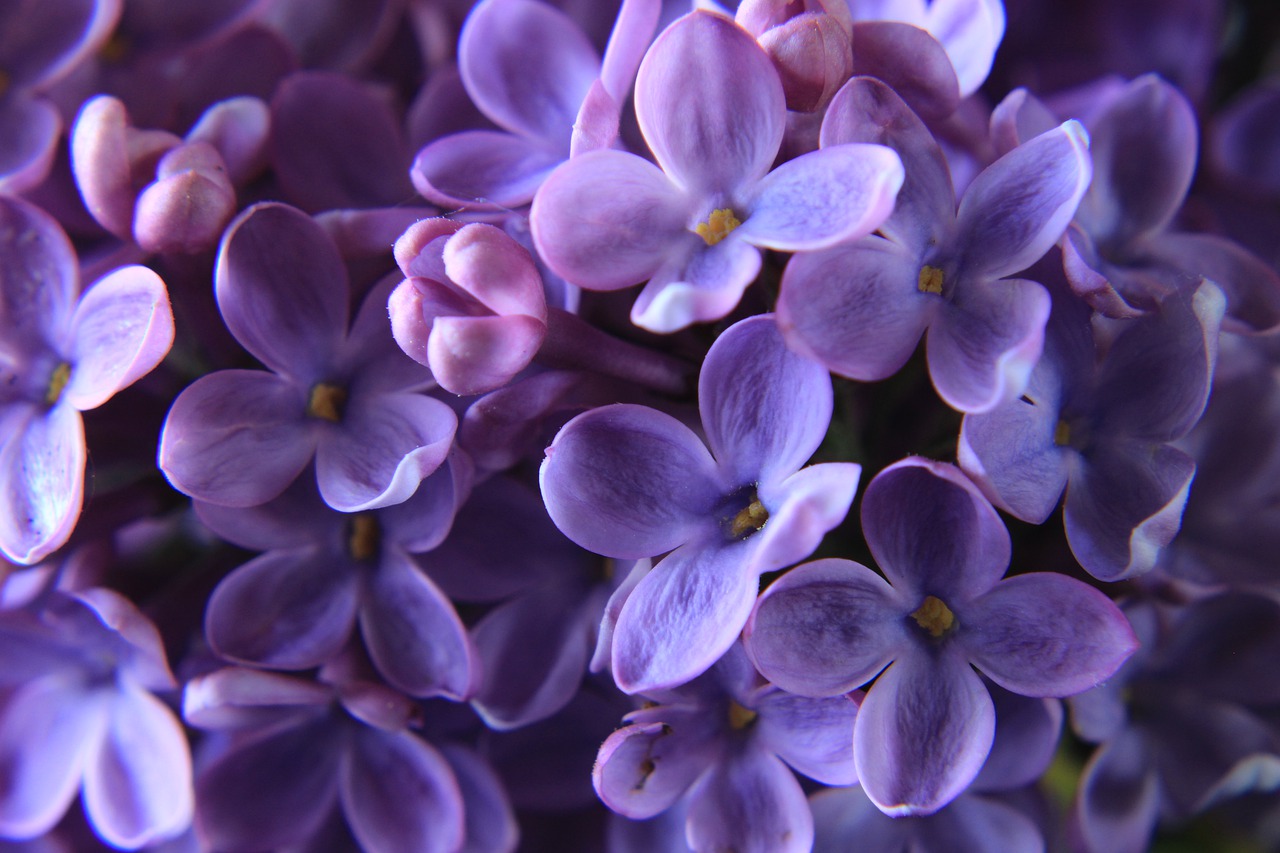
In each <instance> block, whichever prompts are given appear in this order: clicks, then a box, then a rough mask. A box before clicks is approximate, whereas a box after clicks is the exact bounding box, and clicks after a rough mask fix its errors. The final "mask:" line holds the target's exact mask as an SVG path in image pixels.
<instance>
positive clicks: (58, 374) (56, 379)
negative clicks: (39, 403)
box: [44, 361, 71, 406]
mask: <svg viewBox="0 0 1280 853" xmlns="http://www.w3.org/2000/svg"><path fill="white" fill-rule="evenodd" d="M70 381H71V365H69V364H67V363H66V362H65V361H64V362H62V363H61V364H59V365H58V366H57V367H55V368H54V369H53V375H51V376H50V377H49V387H48V388H47V389H45V392H44V401H45V402H46V403H48V404H49V405H50V406H52V405H53V404H55V403H57V402H58V400H60V399H62V392H63V390H65V389H66V387H67V383H68V382H70Z"/></svg>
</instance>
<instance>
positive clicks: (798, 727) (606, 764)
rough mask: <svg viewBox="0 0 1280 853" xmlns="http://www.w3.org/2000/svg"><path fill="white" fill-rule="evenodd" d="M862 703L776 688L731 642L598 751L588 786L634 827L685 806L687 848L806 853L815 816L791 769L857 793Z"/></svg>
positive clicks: (648, 705) (654, 697)
mask: <svg viewBox="0 0 1280 853" xmlns="http://www.w3.org/2000/svg"><path fill="white" fill-rule="evenodd" d="M858 698H859V697H856V696H836V697H833V698H827V699H809V698H805V697H802V696H793V695H791V694H789V693H786V692H784V691H782V690H779V689H778V688H777V687H774V686H773V685H772V684H766V683H765V682H764V681H763V680H762V679H761V678H760V676H759V674H758V673H757V672H756V671H755V670H754V669H753V668H752V666H751V663H750V661H748V660H747V657H746V655H745V654H743V653H742V646H741V645H738V644H735V645H734V646H732V647H731V648H730V649H729V651H728V652H727V653H726V654H725V656H724V658H722V659H721V660H720V661H719V662H718V663H716V665H715V666H713V667H712V668H711V669H710V670H708V671H707V672H706V673H705V674H703V675H702V676H700V677H698V678H696V679H694V680H693V681H692V682H690V683H688V684H686V685H683V686H681V687H678V688H675V689H673V690H670V691H664V692H661V693H651V694H650V695H649V699H650V700H651V701H650V702H648V703H646V706H645V707H644V708H642V709H641V710H639V711H633V712H631V713H630V714H628V715H627V716H626V717H625V720H626V722H627V723H628V725H626V726H624V727H623V728H620V729H618V730H617V731H615V732H614V733H613V734H612V735H610V736H609V738H608V740H606V741H605V742H604V744H603V745H601V747H600V755H599V757H598V758H597V759H596V765H595V771H594V773H593V774H592V779H593V781H594V782H595V787H596V791H597V793H599V795H600V799H602V800H603V801H604V803H605V805H607V806H608V807H609V808H611V809H613V810H614V811H616V812H619V813H620V814H624V815H626V816H627V817H630V818H636V819H641V820H643V819H648V818H651V817H653V816H654V815H657V814H660V813H661V812H664V811H666V810H667V809H669V808H671V807H672V806H673V805H675V804H676V802H677V801H679V800H681V799H684V800H685V801H686V803H685V804H684V805H685V807H686V808H687V810H688V817H687V819H686V822H685V833H686V837H687V838H688V841H689V846H690V847H691V848H692V849H694V850H698V851H711V850H738V851H743V853H748V852H749V853H766V852H767V851H768V853H772V851H785V853H807V851H809V850H810V845H811V844H812V843H813V817H812V815H811V814H810V812H809V805H808V803H807V802H805V799H804V792H803V791H802V790H801V788H800V785H799V783H798V782H797V781H796V778H795V776H794V775H793V774H792V772H791V770H790V769H788V766H787V765H790V767H792V768H795V769H796V770H798V771H799V772H801V773H803V774H805V775H806V776H810V777H812V778H814V779H817V780H818V781H820V782H824V783H826V784H828V785H852V784H854V782H855V781H856V780H857V777H856V775H855V773H854V763H853V743H852V741H851V739H850V737H849V733H850V731H851V730H852V728H853V725H854V720H855V719H856V717H857V713H858ZM784 762H785V763H784Z"/></svg>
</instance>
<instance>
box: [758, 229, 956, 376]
mask: <svg viewBox="0 0 1280 853" xmlns="http://www.w3.org/2000/svg"><path fill="white" fill-rule="evenodd" d="M919 274H920V260H919V258H917V257H916V256H915V255H914V254H913V253H912V252H909V251H907V250H904V249H903V248H901V247H900V246H898V245H897V244H896V243H891V242H889V241H888V240H884V239H882V238H880V237H868V238H866V239H863V240H860V241H858V242H857V243H854V244H851V245H849V246H838V247H836V248H833V249H828V250H826V251H822V252H813V253H809V254H800V255H796V256H794V257H792V259H791V260H790V261H789V262H788V263H787V268H786V270H785V272H784V273H783V276H782V293H781V295H780V296H779V298H778V325H779V326H780V327H781V328H782V331H783V334H784V335H786V338H787V342H788V344H790V345H791V346H793V347H794V348H796V350H797V351H799V352H801V353H804V354H806V355H808V356H809V357H811V358H814V359H817V360H818V361H820V362H821V363H822V364H824V365H826V367H827V368H828V369H829V370H831V371H832V372H833V373H838V374H840V375H841V376H847V377H849V378H851V379H859V380H862V381H875V380H879V379H885V378H887V377H888V376H891V375H892V374H894V373H895V372H897V371H898V369H899V368H901V367H902V366H903V365H904V364H906V363H907V359H908V358H910V357H911V353H912V352H914V351H915V348H916V344H918V343H919V342H920V336H921V335H922V334H923V333H924V330H925V327H926V326H927V325H928V324H929V321H930V319H931V318H932V316H933V315H934V314H935V312H936V311H937V310H938V307H939V306H940V304H941V303H940V302H939V300H938V299H936V298H935V297H933V295H932V294H928V293H922V292H920V290H919V289H918V287H917V286H916V280H917V279H918V277H919Z"/></svg>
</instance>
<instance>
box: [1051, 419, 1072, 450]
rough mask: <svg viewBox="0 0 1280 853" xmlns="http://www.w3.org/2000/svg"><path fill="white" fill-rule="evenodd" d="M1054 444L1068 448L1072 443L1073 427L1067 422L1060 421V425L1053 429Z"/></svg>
mask: <svg viewBox="0 0 1280 853" xmlns="http://www.w3.org/2000/svg"><path fill="white" fill-rule="evenodd" d="M1053 443H1054V444H1056V445H1058V446H1059V447H1066V446H1067V445H1068V444H1070V443H1071V425H1070V424H1068V423H1067V422H1066V421H1058V425H1057V426H1056V427H1054V428H1053Z"/></svg>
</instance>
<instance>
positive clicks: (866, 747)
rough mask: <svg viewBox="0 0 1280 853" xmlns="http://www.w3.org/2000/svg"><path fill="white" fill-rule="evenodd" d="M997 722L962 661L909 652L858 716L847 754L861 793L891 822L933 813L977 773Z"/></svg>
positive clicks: (982, 690)
mask: <svg viewBox="0 0 1280 853" xmlns="http://www.w3.org/2000/svg"><path fill="white" fill-rule="evenodd" d="M995 722H996V719H995V709H994V708H993V707H992V704H991V695H990V694H989V693H987V688H986V687H984V686H983V684H982V679H980V678H978V674H977V673H975V672H974V671H973V669H971V668H970V667H969V664H968V662H966V661H965V660H964V659H962V658H959V657H956V656H955V655H954V654H951V653H947V652H946V651H943V652H942V653H940V654H933V653H931V652H929V651H925V650H913V652H912V653H911V654H907V655H904V656H902V657H900V658H899V659H898V660H896V661H895V662H894V663H893V664H892V665H890V667H889V668H888V669H886V670H885V671H884V672H883V673H882V674H881V675H880V677H879V678H878V679H876V683H875V684H873V685H871V689H870V690H868V691H867V696H866V699H864V700H863V703H862V707H861V708H860V709H859V710H858V720H857V722H856V723H855V724H854V727H853V754H854V761H855V763H856V764H857V767H858V779H859V780H860V781H861V782H862V788H863V790H865V791H866V792H867V796H868V797H870V798H871V800H872V802H874V803H875V804H876V806H878V807H879V809H880V810H881V811H882V812H884V813H885V814H887V815H889V816H891V817H899V816H905V815H927V814H932V813H933V812H936V811H937V810H938V809H940V808H942V807H943V806H945V805H946V804H947V803H949V802H951V801H952V800H953V799H955V798H956V797H957V796H958V795H959V794H960V793H961V792H962V791H964V789H965V788H966V787H968V785H969V783H970V782H972V781H973V778H974V777H975V776H976V775H977V774H978V770H979V769H981V767H982V763H983V762H984V761H986V759H987V753H989V752H990V751H991V742H992V738H993V735H994V733H995Z"/></svg>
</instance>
